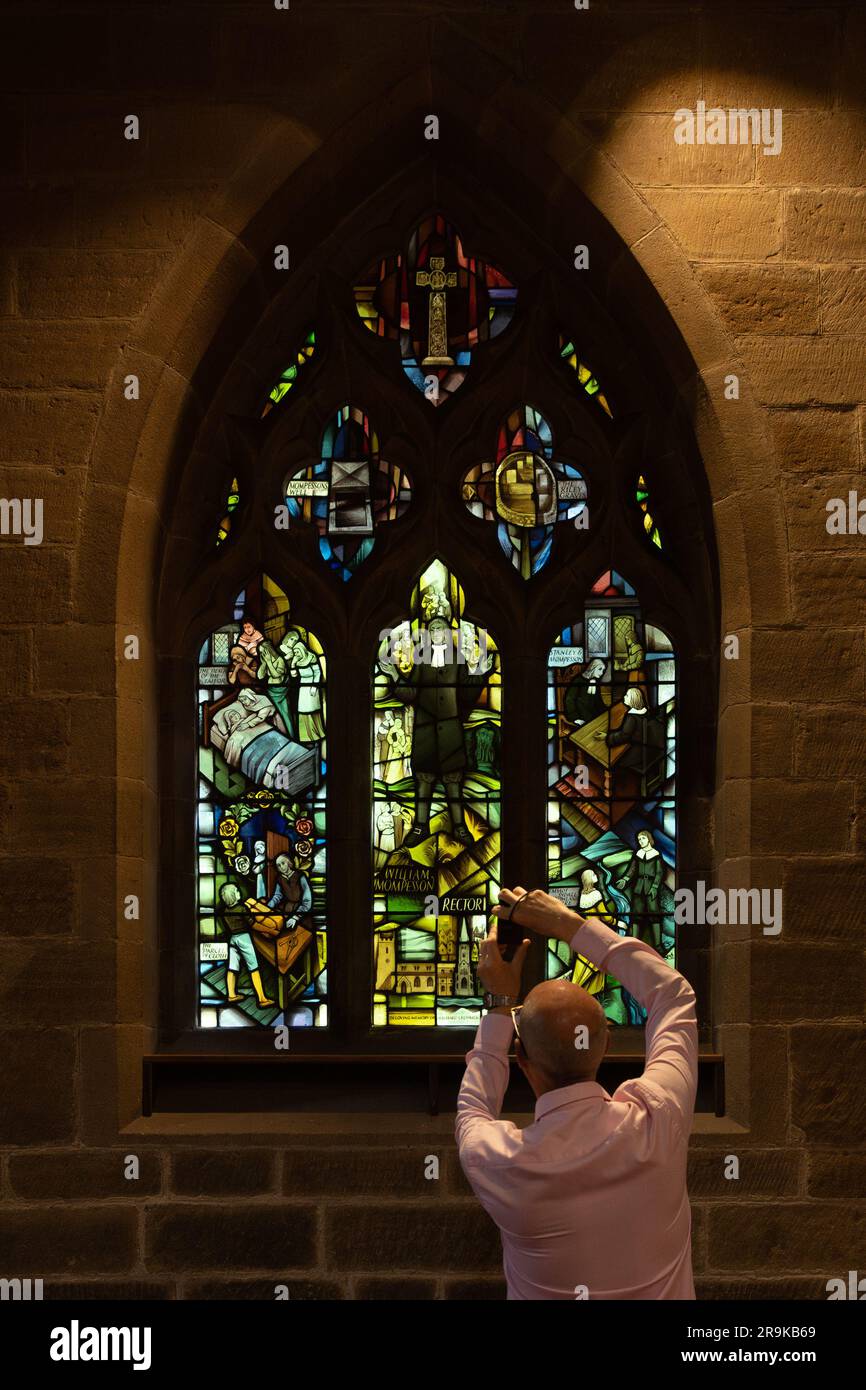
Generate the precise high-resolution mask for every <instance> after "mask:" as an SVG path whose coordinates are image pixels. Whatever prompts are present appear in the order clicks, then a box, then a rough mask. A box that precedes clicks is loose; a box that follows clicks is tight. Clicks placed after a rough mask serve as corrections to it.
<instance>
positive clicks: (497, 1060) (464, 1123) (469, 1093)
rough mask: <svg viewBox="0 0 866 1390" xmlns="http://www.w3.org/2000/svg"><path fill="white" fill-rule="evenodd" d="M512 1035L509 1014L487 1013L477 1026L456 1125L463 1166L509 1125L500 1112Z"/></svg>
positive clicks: (461, 1086) (468, 1055) (464, 1077)
mask: <svg viewBox="0 0 866 1390" xmlns="http://www.w3.org/2000/svg"><path fill="white" fill-rule="evenodd" d="M513 1034H514V1024H513V1023H512V1021H511V1016H510V1015H509V1014H493V1013H489V1014H486V1015H485V1017H484V1018H482V1020H481V1022H480V1023H479V1025H478V1031H477V1033H476V1034H475V1042H474V1044H473V1046H472V1049H471V1051H469V1052H467V1054H466V1071H465V1072H464V1074H463V1080H462V1082H461V1083H460V1094H459V1096H458V1097H457V1121H456V1125H455V1133H456V1136H457V1151H458V1153H459V1155H460V1162H461V1163H462V1164H464V1165H465V1164H466V1163H467V1162H468V1161H471V1159H472V1157H473V1156H475V1155H477V1154H478V1153H479V1152H480V1150H481V1149H483V1148H487V1149H488V1150H489V1147H490V1146H491V1145H494V1144H495V1139H496V1135H497V1134H498V1133H499V1132H501V1130H502V1129H503V1128H505V1127H506V1126H504V1125H503V1122H502V1121H501V1120H500V1119H499V1113H500V1111H501V1109H502V1101H503V1099H504V1097H505V1092H506V1090H507V1089H508V1078H509V1072H510V1068H509V1064H508V1049H509V1047H510V1045H511V1039H512V1037H513ZM510 1127H511V1126H508V1128H510ZM486 1141H487V1142H486Z"/></svg>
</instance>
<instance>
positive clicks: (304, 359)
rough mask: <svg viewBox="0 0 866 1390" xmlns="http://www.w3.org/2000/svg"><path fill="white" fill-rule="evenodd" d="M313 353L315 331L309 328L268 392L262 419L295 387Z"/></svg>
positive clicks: (314, 349) (314, 348)
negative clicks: (292, 357) (293, 356)
mask: <svg viewBox="0 0 866 1390" xmlns="http://www.w3.org/2000/svg"><path fill="white" fill-rule="evenodd" d="M315 351H316V334H315V330H314V329H312V328H311V329H310V331H309V332H308V333H307V334H306V336H305V337H304V340H303V342H302V343H301V345H300V346H299V348H298V350H297V352H296V353H295V358H294V361H293V362H290V363H289V365H288V366H287V367H286V369H285V371H284V372H282V373H281V375H280V379H279V381H277V382H276V383H275V384H274V386H272V388H271V390H270V391H269V392H268V396H267V399H266V400H265V403H264V405H263V406H262V416H263V417H264V416H265V415H269V414H270V413H271V411H272V410H273V409H274V407H275V406H277V405H279V404H280V402H281V401H282V400H284V399H285V397H286V396H287V395H288V394H289V392H290V391H291V390H292V388H293V387H294V386H296V385H297V381H298V377H299V375H300V373H301V371H302V370H303V368H304V367H305V366H306V365H307V363H308V362H309V361H310V360H311V359H312V357H313V354H314V353H315Z"/></svg>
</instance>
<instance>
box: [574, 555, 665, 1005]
mask: <svg viewBox="0 0 866 1390" xmlns="http://www.w3.org/2000/svg"><path fill="white" fill-rule="evenodd" d="M547 675H548V687H547V689H548V694H547V712H548V740H549V742H548V806H547V824H548V881H549V890H550V892H551V893H552V894H553V895H554V896H556V897H559V898H561V899H562V900H563V901H564V902H566V903H567V904H568V906H569V907H573V908H576V909H577V910H578V911H579V912H580V913H581V914H582V915H583V916H587V917H589V916H593V917H599V918H601V920H602V921H604V922H607V923H608V924H609V925H610V926H611V927H613V928H614V929H615V930H617V931H619V933H620V935H627V936H638V937H640V938H641V939H642V940H644V941H647V942H649V944H650V945H651V946H653V947H654V948H655V949H656V950H657V951H659V953H660V954H661V955H662V956H663V957H664V958H665V959H666V960H668V961H670V963H671V964H673V963H674V953H675V945H674V915H673V913H674V897H673V894H674V887H675V875H676V845H677V833H676V660H675V656H674V652H673V648H672V645H671V642H670V640H669V638H668V637H667V636H666V635H665V633H664V632H662V631H661V629H660V628H658V627H655V626H653V625H652V624H650V623H647V622H646V621H645V620H644V618H643V617H642V614H641V609H640V606H639V603H638V599H637V595H636V594H635V591H634V589H633V588H632V587H631V586H630V585H629V584H628V583H627V582H626V581H625V580H624V579H623V578H622V576H621V575H619V574H617V573H616V572H613V571H611V572H608V573H606V574H603V575H602V576H601V578H600V579H599V580H598V582H597V583H596V584H595V585H594V586H593V589H592V592H591V593H590V595H589V597H588V599H587V601H586V603H585V605H584V610H583V613H582V615H581V616H580V618H579V619H577V620H576V621H575V623H574V626H573V627H568V628H566V629H565V630H564V631H563V632H561V633H560V635H559V637H558V638H557V640H556V642H555V643H554V645H553V647H552V648H551V650H550V655H549V657H548V671H547ZM547 975H548V978H557V977H559V976H561V975H568V976H570V978H571V979H572V980H574V981H575V982H576V983H577V984H580V985H582V986H583V987H584V988H585V989H587V990H589V992H590V993H591V994H594V995H596V996H597V997H598V999H599V1002H600V1003H601V1004H602V1006H603V1007H604V1010H605V1013H606V1014H607V1016H608V1018H609V1019H610V1020H611V1021H612V1022H613V1023H617V1024H637V1023H641V1022H642V1021H643V1020H644V1017H645V1015H644V1013H643V1010H642V1009H641V1008H640V1006H639V1005H638V1004H637V1002H636V1000H634V999H633V998H632V996H631V995H630V994H629V993H628V991H627V990H626V989H624V988H623V986H622V985H621V984H620V983H619V982H618V981H617V980H615V979H614V978H613V977H612V976H611V975H607V974H606V973H605V972H604V971H602V970H598V969H597V968H596V967H595V966H593V965H591V964H590V963H589V962H588V961H586V960H584V959H583V958H582V957H576V958H575V957H572V955H571V954H570V952H569V949H568V946H567V945H565V944H564V943H562V942H549V943H548V947H547Z"/></svg>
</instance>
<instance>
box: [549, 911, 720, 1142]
mask: <svg viewBox="0 0 866 1390" xmlns="http://www.w3.org/2000/svg"><path fill="white" fill-rule="evenodd" d="M571 949H572V951H576V952H577V953H578V954H579V955H581V956H585V957H586V959H587V960H590V961H592V963H593V965H597V966H600V967H603V968H604V970H605V971H606V972H607V974H609V975H613V977H614V979H616V980H619V982H620V984H623V985H625V987H626V989H627V990H628V991H629V993H630V994H633V995H634V997H635V999H636V1000H637V1001H638V1003H639V1004H641V1005H642V1006H643V1007H644V1008H645V1009H646V1012H647V1020H646V1063H645V1065H644V1069H643V1074H642V1075H641V1076H640V1077H639V1078H637V1079H636V1080H631V1081H625V1082H623V1084H622V1085H621V1086H619V1087H618V1088H617V1091H616V1095H617V1096H619V1097H622V1098H625V1097H627V1096H628V1095H629V1093H631V1092H633V1091H634V1089H635V1088H640V1087H641V1086H642V1085H643V1086H648V1087H649V1088H650V1089H651V1090H652V1092H653V1093H654V1095H655V1096H659V1095H661V1097H662V1098H663V1100H664V1101H665V1103H666V1105H667V1106H668V1108H669V1109H670V1110H672V1112H673V1114H674V1116H675V1118H676V1119H677V1121H678V1123H679V1124H680V1126H681V1127H682V1128H683V1129H684V1130H685V1132H686V1133H688V1131H689V1128H690V1126H691V1119H692V1115H693V1114H694V1109H695V1096H696V1095H697V1089H698V1026H697V1019H696V1016H695V992H694V990H693V989H692V987H691V985H690V984H689V982H688V980H686V978H685V977H684V976H683V975H680V973H679V971H677V970H674V969H673V968H672V966H670V965H668V964H667V963H666V962H665V961H663V960H662V958H661V956H660V955H659V954H658V952H656V951H654V950H653V948H652V947H651V946H649V945H648V944H647V942H645V941H639V940H638V939H637V938H636V937H633V936H619V935H618V934H617V933H616V932H615V931H611V929H610V927H607V926H605V924H604V922H600V921H599V920H598V918H596V917H590V918H589V919H588V920H587V921H586V922H584V923H583V924H582V925H581V926H580V927H579V928H578V930H577V931H576V932H575V934H574V936H573V937H572V939H571Z"/></svg>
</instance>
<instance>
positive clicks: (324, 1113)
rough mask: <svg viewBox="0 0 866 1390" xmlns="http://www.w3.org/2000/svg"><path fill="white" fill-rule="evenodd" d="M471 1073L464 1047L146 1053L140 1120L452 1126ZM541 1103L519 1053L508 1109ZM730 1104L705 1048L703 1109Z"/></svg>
mask: <svg viewBox="0 0 866 1390" xmlns="http://www.w3.org/2000/svg"><path fill="white" fill-rule="evenodd" d="M644 1062H645V1057H644V1054H643V1053H641V1052H632V1053H625V1052H622V1053H617V1054H615V1055H609V1056H608V1057H607V1058H606V1059H605V1061H604V1062H603V1063H602V1065H601V1068H600V1070H599V1075H598V1079H599V1081H600V1083H601V1085H603V1086H604V1087H605V1089H606V1090H608V1091H609V1092H613V1091H614V1090H616V1088H617V1086H619V1085H620V1084H621V1083H622V1082H623V1081H625V1080H627V1079H629V1078H631V1077H636V1076H640V1074H641V1072H642V1071H643V1068H644ZM464 1069H465V1053H463V1052H454V1053H445V1052H442V1053H436V1054H431V1055H428V1056H426V1057H417V1056H405V1055H404V1056H399V1055H391V1056H387V1055H380V1056H363V1055H361V1056H358V1055H356V1056H344V1057H340V1058H338V1057H334V1056H322V1055H319V1056H316V1055H313V1054H307V1055H306V1056H302V1055H299V1054H294V1055H293V1054H288V1055H285V1056H274V1055H270V1056H261V1055H248V1056H237V1055H236V1056H217V1055H207V1054H198V1055H195V1054H178V1053H174V1054H155V1055H150V1056H146V1057H145V1058H144V1059H143V1078H142V1081H143V1087H142V1095H143V1104H142V1118H143V1119H145V1120H149V1119H151V1118H153V1117H154V1116H160V1117H168V1116H175V1115H179V1116H185V1117H187V1118H193V1117H194V1116H195V1115H196V1114H197V1113H201V1114H205V1115H208V1116H211V1117H212V1116H214V1115H216V1114H221V1115H224V1116H226V1118H227V1119H228V1118H230V1117H231V1118H237V1119H238V1120H239V1121H240V1122H241V1123H242V1124H244V1123H247V1124H248V1123H249V1120H250V1117H251V1116H253V1115H258V1116H262V1115H268V1116H273V1117H274V1118H275V1119H276V1118H278V1117H280V1116H282V1117H284V1118H285V1117H287V1116H291V1117H293V1119H294V1120H296V1121H299V1122H302V1123H303V1122H309V1121H312V1120H315V1119H322V1118H331V1119H333V1118H337V1117H339V1116H344V1117H346V1119H347V1120H349V1119H352V1120H355V1119H356V1120H357V1123H358V1124H360V1125H362V1126H363V1125H366V1126H367V1127H368V1128H369V1127H370V1124H371V1119H370V1117H371V1115H376V1116H383V1115H386V1116H388V1117H390V1119H391V1121H392V1122H393V1125H394V1127H395V1129H397V1130H399V1129H400V1128H401V1127H403V1126H405V1124H406V1122H407V1120H410V1119H411V1120H413V1121H414V1120H416V1119H418V1118H420V1116H422V1115H425V1116H426V1118H428V1119H429V1118H431V1117H436V1116H438V1115H439V1114H440V1112H441V1114H442V1116H443V1118H444V1119H446V1120H447V1122H448V1123H451V1124H453V1115H454V1113H455V1110H456V1102H457V1094H458V1091H459V1087H460V1082H461V1080H462V1078H463V1073H464ZM534 1104H535V1101H534V1097H533V1095H532V1092H531V1090H530V1088H529V1085H528V1083H527V1081H526V1079H525V1077H524V1076H523V1075H522V1073H521V1072H520V1070H519V1068H518V1067H517V1064H516V1063H515V1062H514V1061H513V1059H512V1062H511V1080H510V1083H509V1087H508V1091H507V1093H506V1097H505V1107H506V1110H507V1111H509V1112H514V1113H516V1114H525V1115H527V1116H530V1115H531V1114H532V1113H533V1109H534ZM724 1109H725V1098H724V1059H723V1058H722V1056H721V1054H719V1053H716V1052H701V1053H700V1055H699V1062H698V1097H697V1105H696V1110H697V1112H698V1113H699V1114H703V1115H706V1116H708V1117H710V1116H711V1117H713V1118H719V1117H721V1116H723V1115H724Z"/></svg>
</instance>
